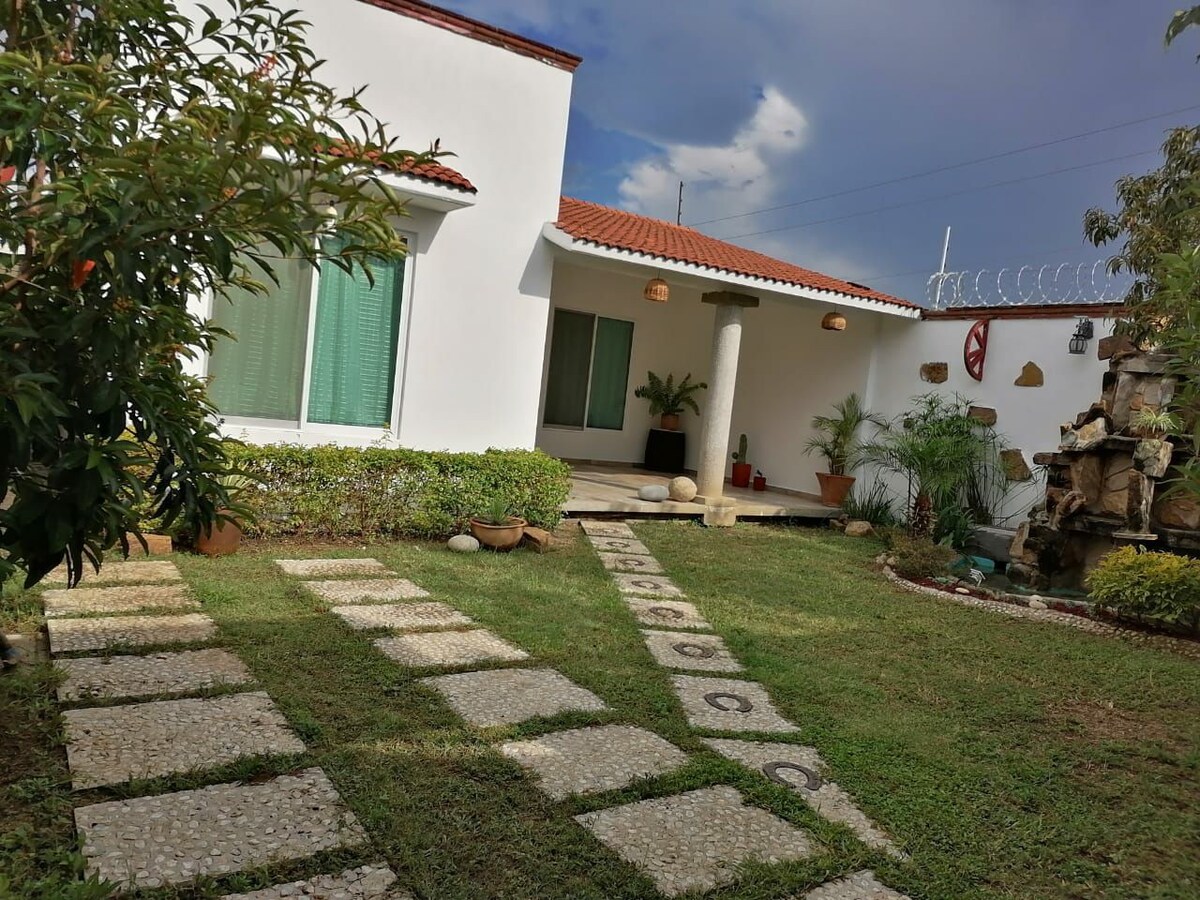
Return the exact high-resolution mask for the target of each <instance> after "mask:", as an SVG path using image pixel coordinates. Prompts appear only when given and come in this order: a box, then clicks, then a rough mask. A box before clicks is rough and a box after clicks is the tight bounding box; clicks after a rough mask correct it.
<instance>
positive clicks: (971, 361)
mask: <svg viewBox="0 0 1200 900" xmlns="http://www.w3.org/2000/svg"><path fill="white" fill-rule="evenodd" d="M990 324H991V319H980V320H979V321H978V322H976V323H975V324H974V325H972V326H971V330H970V331H968V332H967V339H966V341H965V342H964V343H963V365H965V366H966V367H967V374H968V375H970V376H971V377H972V378H974V379H975V380H976V381H983V361H984V360H985V359H987V342H988V325H990Z"/></svg>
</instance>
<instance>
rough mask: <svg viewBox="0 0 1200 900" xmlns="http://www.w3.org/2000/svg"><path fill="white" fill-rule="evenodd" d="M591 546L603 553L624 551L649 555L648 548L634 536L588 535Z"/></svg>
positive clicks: (636, 554) (637, 554) (638, 554)
mask: <svg viewBox="0 0 1200 900" xmlns="http://www.w3.org/2000/svg"><path fill="white" fill-rule="evenodd" d="M588 540H589V541H591V542H592V546H593V547H595V548H596V549H597V550H601V551H603V552H605V553H626V554H633V555H635V556H649V555H650V550H649V548H648V547H647V546H646V545H645V544H643V543H642V542H641V541H639V540H636V539H635V538H631V537H629V538H624V537H589V538H588Z"/></svg>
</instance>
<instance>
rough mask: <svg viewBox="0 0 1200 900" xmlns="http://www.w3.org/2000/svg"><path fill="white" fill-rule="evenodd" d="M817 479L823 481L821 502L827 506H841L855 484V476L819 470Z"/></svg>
mask: <svg viewBox="0 0 1200 900" xmlns="http://www.w3.org/2000/svg"><path fill="white" fill-rule="evenodd" d="M817 481H819V482H820V483H821V502H822V503H823V504H824V505H825V506H841V505H842V504H843V503H845V502H846V495H847V494H849V493H850V488H851V487H853V485H854V476H853V475H830V474H829V473H828V472H818V473H817Z"/></svg>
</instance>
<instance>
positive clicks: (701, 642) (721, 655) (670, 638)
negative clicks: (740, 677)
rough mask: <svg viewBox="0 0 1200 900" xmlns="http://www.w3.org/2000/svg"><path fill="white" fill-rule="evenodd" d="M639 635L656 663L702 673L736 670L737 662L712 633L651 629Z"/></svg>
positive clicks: (737, 668)
mask: <svg viewBox="0 0 1200 900" xmlns="http://www.w3.org/2000/svg"><path fill="white" fill-rule="evenodd" d="M642 636H643V637H644V638H645V639H646V646H647V647H648V648H649V649H650V655H651V656H653V657H654V659H655V661H656V662H657V663H658V664H659V665H660V666H666V667H667V668H668V669H693V670H696V671H702V672H740V671H742V664H741V663H740V662H738V661H737V660H736V659H735V658H734V656H733V654H732V653H730V652H729V648H728V647H726V646H725V641H724V640H722V639H721V638H720V637H719V636H718V635H715V634H692V633H690V632H686V631H651V630H649V629H644V630H643V631H642Z"/></svg>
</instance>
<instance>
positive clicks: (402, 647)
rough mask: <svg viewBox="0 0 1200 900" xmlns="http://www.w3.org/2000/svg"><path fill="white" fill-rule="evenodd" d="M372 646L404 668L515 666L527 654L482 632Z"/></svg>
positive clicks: (403, 637) (404, 637)
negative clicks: (476, 665) (479, 663)
mask: <svg viewBox="0 0 1200 900" xmlns="http://www.w3.org/2000/svg"><path fill="white" fill-rule="evenodd" d="M375 646H376V647H378V648H379V650H380V651H381V652H382V653H383V654H384V655H386V656H389V657H391V658H392V659H394V660H395V661H396V662H398V663H400V664H401V665H405V666H413V667H420V666H465V665H469V664H471V663H478V662H515V661H517V660H522V659H529V654H528V653H526V652H525V651H524V650H522V649H521V648H519V647H514V646H513V645H512V644H510V643H509V642H508V641H506V640H504V639H503V638H499V637H497V636H496V635H494V634H492V633H491V632H490V631H487V630H486V629H483V628H477V629H474V630H472V631H434V632H429V633H424V634H400V635H395V636H393V637H385V638H379V639H378V640H377V641H375Z"/></svg>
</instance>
